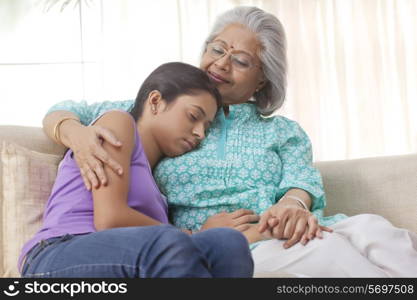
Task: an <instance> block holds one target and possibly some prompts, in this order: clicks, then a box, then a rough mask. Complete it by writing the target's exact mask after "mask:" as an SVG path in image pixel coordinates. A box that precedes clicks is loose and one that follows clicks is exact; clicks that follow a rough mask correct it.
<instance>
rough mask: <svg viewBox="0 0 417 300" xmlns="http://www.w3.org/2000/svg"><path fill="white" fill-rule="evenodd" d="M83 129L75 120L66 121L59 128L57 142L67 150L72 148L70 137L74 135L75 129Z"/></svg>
mask: <svg viewBox="0 0 417 300" xmlns="http://www.w3.org/2000/svg"><path fill="white" fill-rule="evenodd" d="M83 127H85V126H84V125H83V124H81V123H80V121H79V120H77V119H67V120H65V121H63V122H62V123H61V125H60V126H59V133H60V135H59V140H58V141H59V142H60V143H62V144H63V145H64V146H66V147H67V148H72V141H71V136H73V135H75V133H74V132H75V131H76V130H77V129H80V128H83Z"/></svg>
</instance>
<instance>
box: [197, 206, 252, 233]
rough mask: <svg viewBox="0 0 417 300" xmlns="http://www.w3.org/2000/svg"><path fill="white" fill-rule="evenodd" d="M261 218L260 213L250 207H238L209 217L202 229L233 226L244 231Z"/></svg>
mask: <svg viewBox="0 0 417 300" xmlns="http://www.w3.org/2000/svg"><path fill="white" fill-rule="evenodd" d="M259 218H260V217H259V215H256V214H255V213H254V212H253V211H252V210H249V209H238V210H236V211H234V212H231V213H226V212H221V213H218V214H215V215H213V216H211V217H209V218H208V219H207V220H206V222H205V223H204V224H203V226H202V227H201V230H205V229H209V228H214V227H231V228H234V229H236V230H239V231H241V232H243V231H245V230H247V229H248V228H249V227H250V225H251V223H253V222H258V221H259Z"/></svg>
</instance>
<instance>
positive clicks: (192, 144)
mask: <svg viewBox="0 0 417 300" xmlns="http://www.w3.org/2000/svg"><path fill="white" fill-rule="evenodd" d="M184 144H185V146H186V148H187V150H188V151H191V150H192V149H194V148H195V147H197V143H195V142H192V141H190V140H186V139H184Z"/></svg>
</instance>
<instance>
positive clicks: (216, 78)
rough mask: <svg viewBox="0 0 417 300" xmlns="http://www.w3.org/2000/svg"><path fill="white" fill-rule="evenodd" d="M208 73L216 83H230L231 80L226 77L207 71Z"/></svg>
mask: <svg viewBox="0 0 417 300" xmlns="http://www.w3.org/2000/svg"><path fill="white" fill-rule="evenodd" d="M207 74H208V76H209V77H210V78H211V79H212V80H213V81H214V82H216V83H230V81H228V80H226V79H225V78H224V77H222V76H220V75H219V74H217V73H214V72H211V71H207Z"/></svg>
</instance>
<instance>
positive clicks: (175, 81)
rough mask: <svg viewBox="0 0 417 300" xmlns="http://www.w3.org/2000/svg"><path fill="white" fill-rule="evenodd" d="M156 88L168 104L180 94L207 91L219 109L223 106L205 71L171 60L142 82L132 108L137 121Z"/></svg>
mask: <svg viewBox="0 0 417 300" xmlns="http://www.w3.org/2000/svg"><path fill="white" fill-rule="evenodd" d="M154 90H157V91H159V92H160V93H161V95H162V98H163V99H164V100H165V102H166V103H168V104H170V103H172V102H173V101H175V99H176V98H177V97H178V96H181V95H196V94H198V93H200V92H201V91H205V92H208V93H209V94H210V95H212V96H213V97H214V99H215V100H216V103H217V108H218V109H219V108H220V107H221V106H222V100H221V96H220V93H219V91H218V90H217V88H216V86H215V85H214V84H213V83H212V82H211V81H210V79H209V77H208V76H207V74H206V73H205V72H204V71H202V70H200V69H198V68H196V67H194V66H192V65H189V64H185V63H181V62H171V63H166V64H163V65H161V66H159V67H158V68H156V69H155V70H154V71H153V72H152V73H151V74H150V75H149V76H148V77H147V78H146V79H145V81H144V82H143V83H142V86H141V87H140V89H139V92H138V95H137V96H136V100H135V105H134V106H133V108H132V109H131V110H130V114H131V115H132V116H133V118H134V119H135V120H136V121H137V120H138V119H139V118H140V117H141V115H142V113H143V107H144V104H145V102H146V100H147V99H148V95H149V93H150V92H152V91H154Z"/></svg>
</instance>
